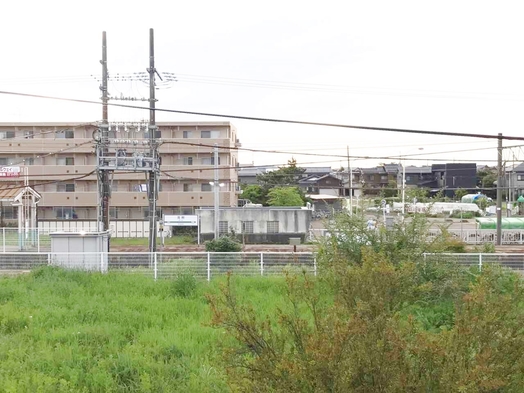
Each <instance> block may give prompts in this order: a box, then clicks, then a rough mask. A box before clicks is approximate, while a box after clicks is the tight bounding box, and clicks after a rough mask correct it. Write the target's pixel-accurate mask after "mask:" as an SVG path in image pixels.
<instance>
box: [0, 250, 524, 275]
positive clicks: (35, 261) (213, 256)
mask: <svg viewBox="0 0 524 393" xmlns="http://www.w3.org/2000/svg"><path fill="white" fill-rule="evenodd" d="M423 258H424V260H425V261H426V262H432V263H438V262H455V263H458V264H460V265H464V266H469V267H478V268H479V270H482V269H483V267H485V266H486V265H488V264H497V265H500V266H502V267H505V268H508V269H512V270H515V271H523V272H524V253H493V254H490V253H442V254H423ZM40 266H59V267H64V268H69V269H77V270H84V271H95V272H102V273H107V272H112V271H118V272H125V273H133V274H145V275H148V276H150V277H152V278H154V279H163V278H168V279H169V278H176V277H177V276H178V275H180V274H185V273H189V274H191V275H194V276H195V277H200V278H203V279H206V280H208V281H209V280H211V278H213V277H216V276H220V275H225V274H227V273H233V274H236V275H242V276H271V275H283V274H285V272H289V271H291V272H293V271H295V272H301V271H306V272H307V273H309V274H313V275H316V274H317V263H316V257H315V254H314V253H309V252H298V253H289V252H239V253H214V252H185V253H184V252H156V253H147V252H144V253H126V252H109V253H52V252H40V253H37V252H11V253H5V254H1V255H0V275H3V274H18V273H22V272H29V271H31V270H32V269H34V268H37V267H40Z"/></svg>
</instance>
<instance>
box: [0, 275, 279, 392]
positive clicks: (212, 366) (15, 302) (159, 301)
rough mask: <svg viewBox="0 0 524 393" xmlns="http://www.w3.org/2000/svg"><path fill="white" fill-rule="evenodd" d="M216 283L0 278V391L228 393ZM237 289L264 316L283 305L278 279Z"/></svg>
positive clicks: (244, 282) (245, 282)
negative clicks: (212, 305) (214, 305)
mask: <svg viewBox="0 0 524 393" xmlns="http://www.w3.org/2000/svg"><path fill="white" fill-rule="evenodd" d="M221 282H223V280H214V281H213V282H211V283H209V284H208V283H206V282H201V281H196V280H195V279H194V277H192V276H191V275H190V274H188V273H187V272H186V273H181V274H179V275H178V276H177V278H175V279H174V280H172V281H168V280H160V281H157V282H154V281H153V280H151V279H150V278H147V277H144V276H141V275H131V274H114V273H113V274H106V275H102V274H97V273H85V272H74V271H65V270H60V269H56V268H43V269H41V270H36V271H34V272H32V273H31V274H28V275H24V276H18V277H16V278H0V363H1V371H0V392H17V393H18V392H50V393H51V392H52V393H57V392H58V393H60V392H228V391H229V389H228V388H227V384H226V377H225V372H224V369H223V367H222V366H221V363H220V361H219V360H218V352H219V345H220V343H224V342H227V341H228V340H229V339H228V337H227V336H225V335H224V332H223V331H221V330H217V329H212V328H211V327H209V322H210V311H209V306H208V304H207V300H206V299H205V297H204V295H205V294H210V293H217V292H218V287H219V286H220V285H221ZM236 285H237V288H238V289H239V290H240V291H241V292H242V293H243V295H244V296H245V297H246V298H249V299H251V301H253V302H254V304H257V308H259V309H260V311H261V312H263V313H272V312H274V310H275V309H276V308H277V307H278V306H279V304H281V300H282V299H283V293H284V280H283V279H282V278H279V279H278V278H269V277H265V278H252V279H241V278H239V279H237V280H236Z"/></svg>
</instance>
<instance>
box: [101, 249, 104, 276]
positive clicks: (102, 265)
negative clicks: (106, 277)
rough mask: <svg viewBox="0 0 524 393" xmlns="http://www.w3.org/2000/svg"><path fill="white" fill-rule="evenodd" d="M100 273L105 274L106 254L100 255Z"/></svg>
mask: <svg viewBox="0 0 524 393" xmlns="http://www.w3.org/2000/svg"><path fill="white" fill-rule="evenodd" d="M100 273H104V253H103V252H101V253H100Z"/></svg>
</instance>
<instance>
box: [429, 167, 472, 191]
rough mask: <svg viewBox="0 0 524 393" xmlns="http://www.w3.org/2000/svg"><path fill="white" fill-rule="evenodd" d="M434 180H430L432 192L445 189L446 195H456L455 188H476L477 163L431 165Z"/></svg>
mask: <svg viewBox="0 0 524 393" xmlns="http://www.w3.org/2000/svg"><path fill="white" fill-rule="evenodd" d="M431 172H432V173H433V176H434V180H433V182H428V186H429V187H430V188H431V192H434V193H435V192H438V191H440V190H442V191H443V193H444V196H447V197H450V198H452V197H454V196H455V190H456V189H458V188H463V189H465V190H471V191H473V190H475V189H476V187H477V164H475V163H447V164H433V165H432V166H431Z"/></svg>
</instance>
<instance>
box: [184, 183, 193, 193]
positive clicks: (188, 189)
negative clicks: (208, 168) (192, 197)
mask: <svg viewBox="0 0 524 393" xmlns="http://www.w3.org/2000/svg"><path fill="white" fill-rule="evenodd" d="M191 191H193V185H192V184H189V183H184V192H191Z"/></svg>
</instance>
